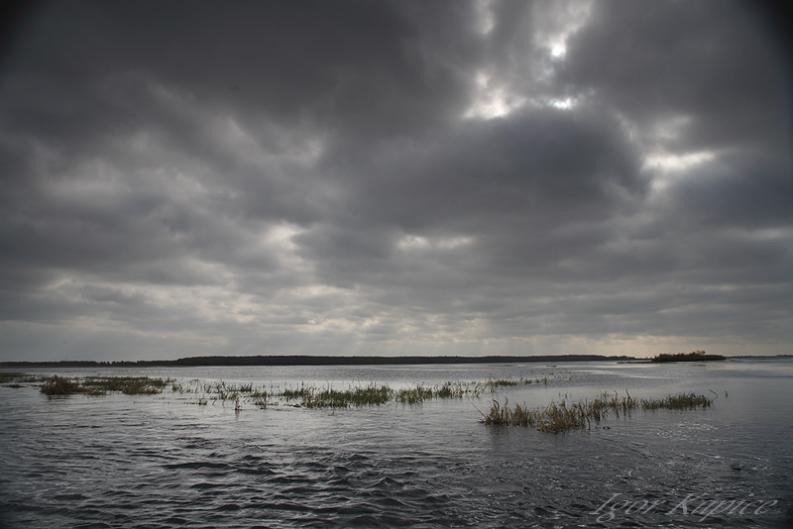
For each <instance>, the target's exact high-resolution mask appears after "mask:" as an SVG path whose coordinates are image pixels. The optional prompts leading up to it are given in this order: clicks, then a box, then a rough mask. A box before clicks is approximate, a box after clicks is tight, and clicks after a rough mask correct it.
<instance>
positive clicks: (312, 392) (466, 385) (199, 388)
mask: <svg viewBox="0 0 793 529" xmlns="http://www.w3.org/2000/svg"><path fill="white" fill-rule="evenodd" d="M19 376H21V375H18V374H8V376H6V377H5V380H7V381H12V380H14V381H15V380H18V379H19ZM0 380H4V379H3V378H0ZM37 381H38V382H42V381H43V384H42V385H41V386H40V390H41V393H43V394H45V395H73V394H84V395H97V396H98V395H105V394H107V393H110V392H120V393H124V394H127V395H154V394H159V393H162V392H163V391H164V390H165V389H166V388H169V389H170V392H171V393H173V394H194V395H196V399H197V400H196V401H194V402H195V403H196V404H199V405H205V404H208V403H210V402H212V403H215V402H218V401H220V402H225V401H229V400H231V401H235V400H242V401H244V402H248V403H253V404H254V405H256V406H258V407H261V408H265V407H267V406H268V404H269V403H271V402H273V401H272V399H273V398H280V399H283V400H285V401H286V402H292V401H295V403H296V404H297V405H298V406H304V407H307V408H348V407H359V406H378V405H382V404H386V403H388V402H396V403H400V404H407V405H417V404H421V403H422V402H424V401H427V400H433V399H463V398H466V397H468V398H479V396H480V395H481V394H482V393H483V392H484V391H486V390H489V391H491V392H495V391H497V390H498V389H500V388H510V387H515V386H520V385H527V384H532V383H535V382H536V383H538V384H539V383H545V384H547V382H548V379H547V377H546V378H543V379H539V378H536V379H529V378H520V379H490V380H487V381H484V382H478V381H466V380H463V381H446V382H443V383H441V384H436V385H431V386H430V385H423V384H419V385H417V386H415V387H409V388H402V389H398V390H394V389H392V388H390V387H389V386H387V385H376V384H370V385H368V386H353V387H349V388H346V389H336V388H333V387H332V386H330V385H328V386H327V387H317V386H307V385H305V384H301V385H300V386H299V387H297V388H284V389H283V390H280V391H279V390H277V389H274V388H273V387H272V386H270V387H269V389H265V388H264V387H262V388H254V385H253V383H250V382H247V383H243V384H233V383H227V382H225V381H223V380H219V381H212V382H207V381H202V380H200V379H193V380H191V381H189V382H183V381H179V382H177V381H176V380H174V379H170V378H150V377H143V376H139V377H120V376H87V377H71V378H70V377H62V376H53V377H49V378H38V379H37ZM276 402H277V401H276Z"/></svg>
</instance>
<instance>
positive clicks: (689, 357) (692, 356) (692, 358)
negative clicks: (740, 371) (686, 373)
mask: <svg viewBox="0 0 793 529" xmlns="http://www.w3.org/2000/svg"><path fill="white" fill-rule="evenodd" d="M726 359H727V357H726V356H722V355H714V354H707V353H706V352H705V351H691V352H690V353H675V354H660V355H658V356H654V357H653V358H651V359H650V362H652V363H655V364H663V363H668V362H712V361H714V360H726Z"/></svg>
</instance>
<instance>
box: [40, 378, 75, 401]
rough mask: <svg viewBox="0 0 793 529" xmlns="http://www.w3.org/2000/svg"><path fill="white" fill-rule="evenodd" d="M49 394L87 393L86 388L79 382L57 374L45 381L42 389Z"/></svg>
mask: <svg viewBox="0 0 793 529" xmlns="http://www.w3.org/2000/svg"><path fill="white" fill-rule="evenodd" d="M39 391H41V392H42V393H44V394H45V395H47V396H57V395H74V394H76V393H86V389H85V388H84V387H83V386H81V385H80V383H79V382H77V381H75V380H73V379H70V378H65V377H59V376H57V375H55V376H52V377H50V378H48V379H47V380H45V381H44V383H43V384H42V385H41V388H40V390H39Z"/></svg>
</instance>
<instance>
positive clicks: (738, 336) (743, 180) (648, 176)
mask: <svg viewBox="0 0 793 529" xmlns="http://www.w3.org/2000/svg"><path fill="white" fill-rule="evenodd" d="M751 6H752V4H741V3H732V2H727V1H721V0H714V1H698V2H661V1H652V2H637V1H633V0H626V1H609V2H594V3H590V2H583V1H554V2H528V1H518V2H514V1H509V2H498V1H477V2H472V3H468V2H463V1H457V0H455V1H450V0H449V1H431V2H418V1H410V0H400V1H395V2H387V1H379V0H378V1H371V0H364V1H360V2H356V1H349V0H340V1H324V0H323V1H317V2H307V1H292V0H290V1H283V2H275V1H273V2H258V1H257V2H174V1H158V2H120V1H113V0H111V1H105V0H101V1H95V2H91V1H80V2H65V1H63V2H54V3H44V4H40V5H38V7H37V8H36V9H33V10H29V11H26V12H24V13H20V16H19V17H18V18H16V19H15V21H14V22H13V28H14V29H15V30H16V31H14V32H13V33H12V34H8V32H6V36H5V38H4V40H3V43H2V44H3V48H2V55H0V178H1V179H2V182H1V184H2V187H1V188H0V359H4V360H11V359H30V360H44V359H108V360H111V359H122V358H124V359H152V358H176V357H182V356H190V355H198V354H234V355H249V354H291V353H295V354H297V353H300V354H322V355H342V354H343V355H360V354H375V355H396V354H433V355H435V354H460V355H478V354H520V355H522V354H526V355H531V354H543V353H547V354H553V353H602V354H636V355H646V354H650V353H659V352H677V351H688V350H692V349H700V348H704V349H707V350H708V351H710V352H717V353H727V354H735V353H749V354H760V353H766V354H768V353H792V352H793V163H792V162H791V144H792V143H793V135H792V133H791V126H792V122H791V115H793V112H792V110H791V93H793V90H792V87H791V75H790V70H789V69H788V66H787V65H788V62H789V61H790V57H789V56H787V55H786V51H785V48H784V43H783V42H782V41H781V40H780V39H779V35H778V33H776V32H775V31H774V28H775V27H776V28H778V27H779V24H775V23H774V22H773V20H771V18H769V17H770V16H771V15H773V13H772V12H770V11H768V12H765V13H760V12H755V11H754V10H752V9H750V8H751Z"/></svg>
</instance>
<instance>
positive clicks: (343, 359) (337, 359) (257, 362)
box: [0, 355, 635, 367]
mask: <svg viewBox="0 0 793 529" xmlns="http://www.w3.org/2000/svg"><path fill="white" fill-rule="evenodd" d="M598 360H601V361H622V360H635V358H634V357H632V356H602V355H543V356H475V357H472V356H289V355H278V356H191V357H187V358H179V359H178V360H137V361H125V360H121V361H113V362H97V361H73V360H63V361H57V362H25V361H18V362H0V366H3V367H203V366H350V365H404V364H493V363H499V364H504V363H518V362H586V361H590V362H591V361H598Z"/></svg>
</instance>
